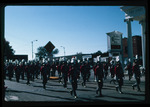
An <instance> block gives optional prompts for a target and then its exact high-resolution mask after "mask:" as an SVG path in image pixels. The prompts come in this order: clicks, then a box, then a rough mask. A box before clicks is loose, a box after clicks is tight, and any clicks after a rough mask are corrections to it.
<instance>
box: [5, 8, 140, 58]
mask: <svg viewBox="0 0 150 107" xmlns="http://www.w3.org/2000/svg"><path fill="white" fill-rule="evenodd" d="M124 18H125V13H124V12H123V11H121V10H120V6H7V7H5V38H6V40H8V41H9V42H10V45H11V46H12V48H13V49H14V50H15V54H27V55H28V59H29V60H30V59H32V46H31V41H33V40H36V39H37V40H38V41H37V42H34V53H36V52H37V48H38V47H39V46H44V45H46V43H47V42H48V41H51V42H52V43H53V44H54V45H55V47H56V48H58V49H59V54H57V55H55V56H63V55H64V50H63V48H62V47H60V46H64V47H65V51H66V55H71V54H76V53H77V52H82V53H94V52H97V51H98V50H100V51H102V52H106V51H107V35H106V33H108V32H112V31H114V30H116V31H119V32H122V33H123V37H127V36H126V35H127V29H126V23H125V22H124ZM132 35H141V25H140V24H139V22H138V21H133V22H132ZM34 57H35V55H34Z"/></svg>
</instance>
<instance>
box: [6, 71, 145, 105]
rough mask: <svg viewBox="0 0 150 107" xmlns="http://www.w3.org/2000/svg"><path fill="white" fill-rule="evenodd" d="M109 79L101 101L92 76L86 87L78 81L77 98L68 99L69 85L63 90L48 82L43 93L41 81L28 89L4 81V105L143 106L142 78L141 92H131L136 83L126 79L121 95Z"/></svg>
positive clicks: (24, 86) (106, 81)
mask: <svg viewBox="0 0 150 107" xmlns="http://www.w3.org/2000/svg"><path fill="white" fill-rule="evenodd" d="M110 80H111V78H110V76H109V75H108V77H107V79H106V80H104V85H103V88H102V94H103V96H102V97H100V96H98V95H97V94H96V89H97V82H95V81H94V74H93V72H91V77H90V79H89V81H88V82H87V83H86V87H83V86H82V85H81V82H82V78H80V79H79V81H78V89H77V98H74V96H71V94H70V90H71V83H70V82H68V83H67V88H64V87H63V84H62V83H59V82H58V80H48V82H47V84H46V89H43V84H42V80H41V79H35V80H34V81H30V85H27V84H26V82H27V80H26V78H25V80H22V79H20V82H19V83H17V82H16V80H15V78H13V79H12V80H11V81H10V80H8V78H6V79H5V85H6V86H7V87H8V88H7V90H6V96H5V101H6V102H13V101H15V102H16V101H17V102H20V101H21V102H28V101H29V102H58V103H59V102H105V103H106V102H109V103H113V102H131V103H132V102H139V103H140V102H144V101H145V76H142V77H141V84H140V87H141V92H138V91H137V89H136V88H135V89H134V90H133V89H132V85H133V84H134V83H135V79H134V78H132V80H131V81H129V80H128V76H125V79H124V85H123V87H122V92H123V94H120V93H118V92H117V91H116V88H115V86H116V85H115V84H114V83H113V82H112V83H111V84H110Z"/></svg>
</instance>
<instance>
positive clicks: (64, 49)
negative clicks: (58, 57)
mask: <svg viewBox="0 0 150 107" xmlns="http://www.w3.org/2000/svg"><path fill="white" fill-rule="evenodd" d="M60 47H62V48H63V49H64V57H65V47H64V46H60Z"/></svg>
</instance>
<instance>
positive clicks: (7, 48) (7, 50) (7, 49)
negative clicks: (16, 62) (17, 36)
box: [4, 39, 15, 59]
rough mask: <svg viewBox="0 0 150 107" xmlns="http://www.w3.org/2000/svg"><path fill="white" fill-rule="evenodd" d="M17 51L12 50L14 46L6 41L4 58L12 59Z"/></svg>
mask: <svg viewBox="0 0 150 107" xmlns="http://www.w3.org/2000/svg"><path fill="white" fill-rule="evenodd" d="M14 53H15V51H14V50H13V49H12V46H10V44H9V41H6V40H5V39H4V56H6V57H7V59H12V57H13V55H14Z"/></svg>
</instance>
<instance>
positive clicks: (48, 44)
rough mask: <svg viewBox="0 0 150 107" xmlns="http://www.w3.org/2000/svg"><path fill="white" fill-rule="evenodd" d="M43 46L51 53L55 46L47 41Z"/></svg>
mask: <svg viewBox="0 0 150 107" xmlns="http://www.w3.org/2000/svg"><path fill="white" fill-rule="evenodd" d="M44 48H45V49H46V50H47V51H48V52H49V53H51V52H52V51H53V49H54V48H55V46H54V45H53V44H52V43H51V42H50V41H49V42H48V43H47V44H46V45H45V46H44Z"/></svg>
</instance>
